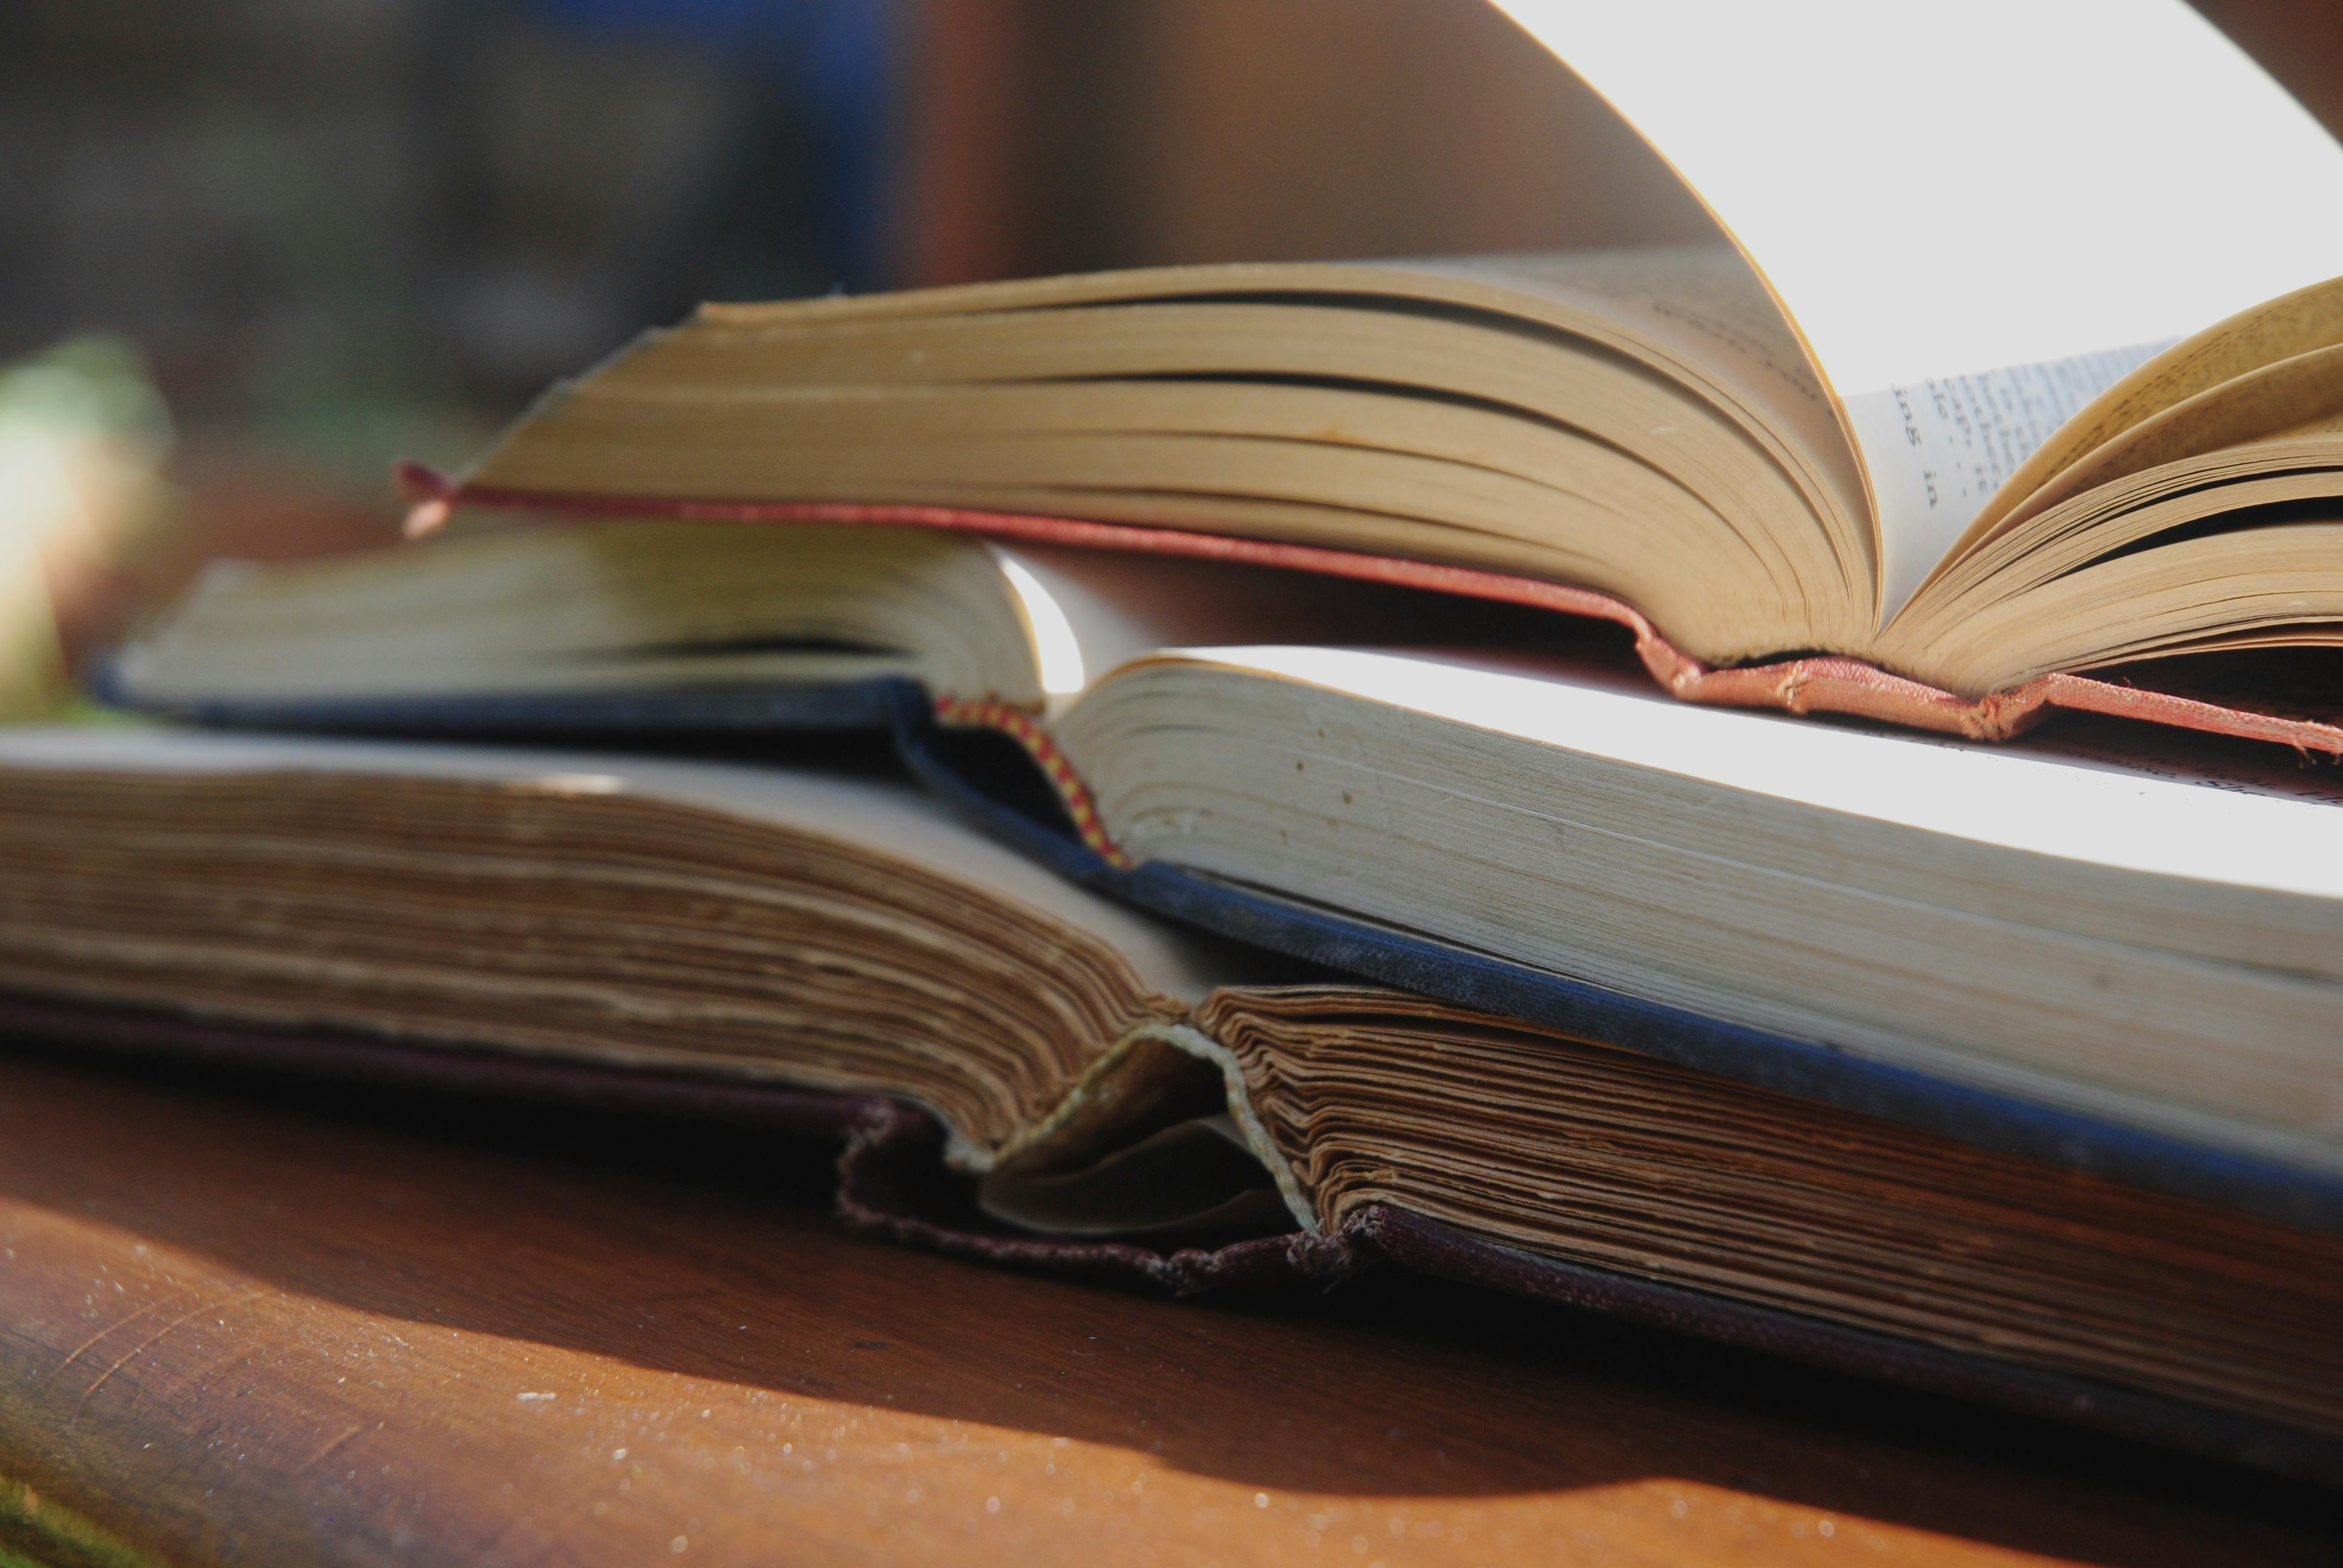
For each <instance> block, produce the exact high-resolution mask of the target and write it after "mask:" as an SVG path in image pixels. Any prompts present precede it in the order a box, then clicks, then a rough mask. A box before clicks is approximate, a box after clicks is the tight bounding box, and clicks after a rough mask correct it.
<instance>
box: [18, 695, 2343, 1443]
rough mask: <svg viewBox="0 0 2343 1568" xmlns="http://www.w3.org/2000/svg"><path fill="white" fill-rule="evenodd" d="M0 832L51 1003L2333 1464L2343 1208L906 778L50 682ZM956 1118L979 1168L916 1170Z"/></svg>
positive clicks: (1225, 1253) (1276, 1259)
mask: <svg viewBox="0 0 2343 1568" xmlns="http://www.w3.org/2000/svg"><path fill="white" fill-rule="evenodd" d="M0 848H5V854H0V984H5V988H6V990H7V991H8V992H9V993H10V995H11V997H12V998H13V999H14V1000H9V1001H8V1002H6V1003H5V1004H0V1018H5V1020H6V1021H8V1022H9V1023H10V1024H11V1025H12V1026H13V1027H14V1028H15V1030H18V1031H19V1032H23V1031H25V1030H33V1031H35V1032H47V1033H51V1034H55V1035H58V1036H62V1037H65V1038H66V1039H69V1040H73V1041H75V1043H77V1044H79V1045H80V1046H81V1047H83V1048H84V1049H87V1048H88V1047H89V1046H90V1045H91V1044H93V1043H97V1044H105V1043H114V1044H117V1045H118V1044H129V1045H133V1046H136V1047H137V1048H140V1049H146V1050H156V1049H163V1050H176V1051H179V1052H182V1053H190V1052H192V1053H196V1054H208V1055H210V1056H212V1057H214V1058H217V1059H222V1060H245V1061H263V1062H267V1063H269V1064H271V1065H275V1066H287V1065H290V1066H295V1067H298V1068H302V1069H305V1070H310V1071H328V1072H341V1073H345V1074H351V1075H357V1076H371V1077H375V1078H383V1077H404V1078H406V1079H407V1080H409V1081H427V1082H428V1081H439V1082H448V1083H457V1084H464V1083H469V1084H471V1085H472V1086H474V1087H481V1086H483V1085H486V1086H488V1087H496V1088H501V1089H503V1090H505V1091H514V1090H516V1089H518V1090H519V1091H524V1092H536V1093H566V1094H568V1095H571V1096H572V1097H575V1096H577V1095H578V1094H581V1093H585V1094H596V1093H598V1094H599V1095H601V1096H602V1097H603V1098H606V1099H609V1100H615V1101H621V1102H624V1101H629V1100H633V1101H640V1102H642V1103H645V1104H668V1105H678V1104H680V1105H684V1106H687V1107H689V1108H694V1109H699V1110H703V1111H706V1110H711V1109H712V1110H719V1111H724V1112H727V1113H730V1114H735V1115H739V1114H754V1113H756V1112H755V1107H756V1106H757V1105H758V1104H759V1100H760V1098H761V1100H762V1101H764V1102H765V1103H766V1105H767V1107H768V1114H769V1115H770V1117H771V1118H772V1119H773V1120H774V1121H779V1122H783V1123H789V1124H793V1125H795V1126H796V1127H797V1128H798V1129H799V1131H803V1130H805V1129H806V1128H807V1127H808V1126H809V1125H814V1124H818V1123H819V1122H820V1120H821V1116H822V1112H821V1111H820V1107H822V1106H824V1105H829V1106H833V1107H835V1108H836V1109H835V1110H834V1111H830V1113H829V1114H830V1120H831V1121H832V1124H833V1125H835V1126H837V1127H839V1128H840V1129H842V1130H848V1131H850V1132H851V1134H852V1137H851V1139H850V1143H849V1149H848V1155H847V1159H846V1161H845V1162H844V1164H843V1166H842V1171H841V1175H842V1181H843V1186H842V1191H841V1199H842V1201H844V1203H845V1204H846V1207H847V1209H848V1211H849V1212H850V1214H852V1215H854V1216H856V1217H857V1218H860V1219H861V1220H863V1221H865V1222H867V1223H871V1224H875V1225H879V1226H881V1227H884V1228H888V1229H891V1230H893V1231H897V1232H898V1233H900V1234H905V1235H909V1236H911V1237H914V1238H916V1239H920V1240H924V1241H930V1242H931V1243H936V1244H942V1245H948V1246H952V1247H955V1248H958V1249H960V1250H964V1251H973V1252H977V1253H980V1254H982V1255H988V1256H990V1257H993V1258H995V1259H998V1260H1001V1261H1038V1262H1047V1263H1052V1264H1056V1265H1059V1266H1061V1267H1064V1266H1071V1267H1078V1268H1087V1269H1091V1270H1093V1271H1099V1270H1104V1271H1121V1272H1125V1273H1132V1274H1138V1275H1141V1276H1142V1277H1147V1278H1152V1279H1155V1280H1158V1281H1160V1282H1169V1283H1172V1284H1174V1285H1177V1286H1182V1287H1185V1288H1192V1289H1193V1288H1206V1287H1211V1286H1214V1285H1222V1286H1229V1285H1236V1284H1244V1283H1251V1284H1254V1285H1259V1284H1261V1283H1262V1282H1265V1281H1268V1280H1271V1279H1274V1278H1278V1277H1285V1278H1295V1279H1321V1280H1322V1279H1326V1278H1330V1277H1333V1276H1337V1275H1340V1274H1342V1273H1343V1272H1346V1271H1351V1270H1353V1269H1356V1268H1358V1267H1360V1266H1361V1265H1363V1263H1365V1262H1367V1261H1371V1260H1373V1259H1374V1258H1377V1257H1382V1258H1388V1259H1393V1260H1396V1261H1401V1262H1403V1263H1407V1264H1412V1265H1413V1266H1415V1267H1419V1268H1423V1269H1428V1270H1431V1271H1435V1272H1439V1273H1443V1274H1446V1275H1450V1276H1452V1277H1458V1278H1463V1279H1467V1280H1473V1281H1477V1282H1486V1283H1493V1284H1499V1285H1503V1286H1507V1287H1510V1288H1512V1289H1514V1290H1520V1291H1527V1292H1532V1293H1534V1294H1540V1295H1545V1296H1549V1297H1552V1298H1554V1299H1558V1300H1562V1301H1565V1302H1576V1303H1579V1304H1583V1305H1594V1306H1598V1307H1602V1308H1604V1309H1606V1310H1610V1311H1614V1312H1628V1313H1631V1314H1634V1315H1637V1316H1641V1317H1644V1318H1647V1319H1652V1320H1655V1321H1659V1322H1669V1323H1672V1324H1674V1325H1675V1326H1678V1327H1682V1328H1690V1329H1693V1330H1695V1331H1698V1332H1707V1333H1710V1334H1714V1335H1717V1336H1719V1337H1723V1338H1726V1339H1731V1340H1738V1341H1742V1342H1751V1343H1755V1344H1760V1345H1765V1346H1767V1347H1769V1348H1771V1349H1774V1350H1776V1351H1782V1352H1788V1353H1792V1354H1797V1355H1803V1356H1805V1357H1807V1358H1809V1359H1812V1360H1815V1361H1819V1362H1824V1363H1825V1364H1830V1365H1834V1366H1840V1367H1847V1368H1853V1369H1856V1370H1861V1371H1865V1372H1872V1373H1875V1374H1879V1375H1885V1376H1889V1377H1896V1378H1900V1379H1903V1380H1905V1381H1907V1382H1916V1383H1919V1384H1922V1385H1924V1386H1930V1387H1936V1388H1941V1389H1947V1390H1952V1391H1956V1392H1964V1393H1967V1394H1971V1395H1979V1394H1981V1395H1984V1396H1986V1397H1989V1398H1994V1399H1997V1400H2000V1401H2002V1402H2006V1403H2011V1404H2015V1405H2017V1406H2018V1407H2020V1408H2026V1409H2033V1410H2042V1411H2048V1412H2055V1413H2058V1414H2061V1415H2063V1416H2065V1417H2066V1418H2068V1419H2083V1420H2087V1421H2092V1422H2099V1423H2102V1424H2107V1425H2112V1426H2114V1427H2116V1428H2117V1429H2119V1430H2124V1431H2127V1432H2137V1433H2139V1434H2141V1435H2146V1436H2150V1437H2156V1438H2160V1439H2163V1440H2165V1441H2169V1442H2181V1443H2185V1444H2189V1445H2193V1446H2196V1447H2198V1448H2200V1449H2205V1450H2207V1451H2209V1452H2218V1453H2222V1454H2225V1455H2228V1456H2232V1457H2238V1458H2244V1459H2247V1460H2251V1461H2254V1462H2261V1463H2265V1464H2271V1465H2276V1466H2278V1467H2280V1468H2285V1469H2288V1470H2292V1471H2296V1472H2298V1473H2305V1474H2312V1475H2322V1476H2328V1477H2334V1476H2337V1475H2338V1474H2343V1460H2339V1459H2338V1455H2343V1340H2338V1337H2337V1335H2336V1333H2335V1324H2336V1322H2338V1311H2343V1294H2338V1292H2343V1284H2338V1282H2343V1240H2338V1235H2337V1232H2336V1230H2335V1228H2334V1226H2333V1225H2332V1223H2331V1217H2330V1223H2329V1224H2328V1225H2326V1226H2320V1225H2316V1224H2313V1225H2308V1226H2305V1225H2300V1224H2291V1223H2286V1222H2281V1221H2278V1220H2276V1219H2273V1218H2269V1217H2266V1216H2262V1215H2257V1214H2253V1213H2249V1212H2246V1211H2240V1210H2239V1209H2237V1207H2234V1206H2232V1205H2228V1204H2225V1203H2222V1202H2218V1201H2207V1200H2205V1199H2202V1198H2196V1197H2187V1196H2181V1195H2177V1194H2175V1193H2170V1192H2158V1191H2151V1190H2147V1189H2144V1188H2140V1187H2137V1186H2133V1185H2129V1184H2127V1183H2124V1182H2120V1181H2110V1180H2107V1179H2105V1178H2103V1177H2098V1176H2094V1175H2090V1174H2087V1173H2084V1172H2080V1171H2076V1170H2073V1169H2067V1168H2062V1167H2061V1166H2060V1165H2059V1164H2057V1163H2055V1162H2053V1161H2048V1160H2044V1159H2037V1158H2032V1157H2029V1156H2026V1155H2024V1154H2013V1153H2010V1152H2007V1151H1995V1150H1991V1149H1986V1148H1980V1147H1978V1146H1977V1145H1976V1144H1975V1143H1973V1142H1964V1141H1959V1140H1956V1139H1954V1138H1948V1137H1945V1136H1940V1135H1936V1134H1930V1133H1924V1132H1919V1131H1915V1130H1913V1129H1911V1128H1909V1127H1905V1126H1899V1125H1898V1124H1896V1122H1893V1121H1885V1120H1883V1119H1880V1118H1877V1117H1874V1116H1866V1115H1863V1114H1859V1113H1856V1112H1853V1111H1846V1110H1843V1109H1838V1108H1835V1107H1831V1106H1828V1105H1823V1104H1818V1103H1816V1102H1815V1101H1811V1100H1808V1099H1805V1098H1801V1097H1798V1096H1795V1095H1790V1094H1784V1093H1780V1092H1776V1091H1769V1090H1765V1089H1760V1088H1756V1087H1754V1086H1752V1085H1749V1084H1747V1083H1744V1082H1737V1081H1734V1080H1732V1079H1730V1078H1726V1077H1723V1076H1719V1075H1716V1074H1712V1073H1704V1072H1699V1071H1694V1070H1687V1069H1685V1068H1684V1067H1681V1066H1678V1065H1674V1064H1673V1063H1670V1062H1668V1061H1666V1060H1661V1059H1659V1058H1656V1057H1654V1056H1652V1055H1650V1054H1647V1053H1644V1052H1641V1051H1638V1050H1629V1049H1622V1048H1620V1047H1618V1046H1614V1045H1608V1044H1604V1043H1600V1042H1598V1041H1596V1040H1592V1039H1589V1038H1585V1037H1583V1036H1578V1035H1574V1034H1572V1033H1570V1032H1567V1031H1564V1030H1554V1029H1549V1028H1539V1027H1535V1026H1534V1025H1530V1024H1527V1023H1523V1022H1521V1021H1518V1020H1507V1019H1504V1018H1501V1017H1497V1016H1493V1015H1491V1014H1488V1013H1485V1012H1482V1011H1478V1010H1471V1009H1466V1008H1461V1007H1458V1006H1455V1005H1453V1004H1449V1003H1444V1002H1442V1001H1438V1000H1432V999H1429V998H1426V997H1422V996H1415V995H1410V994H1407V993H1404V992H1401V991H1396V990H1389V989H1385V988H1382V987H1375V986H1368V985H1361V984H1357V983H1353V982H1347V981H1343V980H1338V979H1335V978H1333V977H1329V976H1324V975H1322V974H1312V973H1308V972H1303V971H1296V970H1292V969H1291V968H1290V967H1286V966H1279V965H1276V964H1274V963H1272V962H1270V961H1267V960H1264V959H1263V957H1262V955H1260V954H1257V953H1252V952H1249V951H1247V950H1243V949H1241V948H1238V947H1235V946H1232V945H1231V944H1227V943H1222V942H1216V941H1212V940H1206V939H1203V938H1201V937H1196V936H1183V935H1182V934H1180V933H1179V932H1178V931H1177V930H1174V929H1172V928H1171V927H1168V926H1165V925H1162V924H1160V923H1157V922H1154V921H1151V920H1148V919H1147V918H1145V917H1142V916H1141V915H1138V914H1134V913H1132V912H1130V911H1128V910H1124V909H1122V908H1121V907H1120V906H1118V905H1117V904H1115V903H1113V902H1111V901H1108V900H1101V899H1100V898H1098V897H1096V896H1095V895H1092V894H1090V893H1087V892H1085V891H1083V890H1080V889H1079V888H1077V887H1075V886H1073V885H1071V883H1070V882H1068V881H1067V880H1066V879H1062V878H1059V877H1056V876H1053V875H1052V874H1051V873H1050V872H1048V871H1047V870H1045V869H1041V868H1040V867H1038V866H1036V865H1034V864H1033V863H1032V862H1031V860H1030V859H1027V858H1025V857H1022V856H1020V855H1018V854H1016V853H1014V852H1012V851H1011V850H1009V849H1006V848H1004V847H1001V846H1000V845H999V844H997V843H996V842H994V841H993V840H992V839H989V838H987V837H986V836H984V835H982V834H980V833H979V832H976V831H974V830H973V829H970V828H969V827H966V826H962V825H961V824H960V823H959V822H957V821H956V820H955V819H953V818H952V817H951V816H950V815H949V814H948V813H946V812H944V811H942V810H940V809H939V808H938V807H937V806H936V805H935V804H934V803H933V802H932V801H931V800H930V799H929V798H927V797H925V796H922V795H921V794H920V793H919V792H917V791H914V790H912V789H908V788H906V787H905V786H904V785H902V784H900V783H899V782H895V781H893V780H891V779H888V778H886V777H883V776H871V775H868V774H865V775H862V776H855V775H853V774H850V773H848V774H841V773H840V772H839V771H837V770H834V769H833V770H831V771H830V772H827V773H824V772H816V771H809V770H807V769H793V768H787V767H781V766H775V765H772V764H770V763H767V764H764V765H758V766H748V765H740V764H724V763H714V762H689V761H679V760H672V759H669V760H658V759H643V758H639V757H610V756H597V755H590V754H588V755H578V754H564V753H558V752H545V751H537V752H518V751H512V750H498V749H472V748H465V747H455V746H447V745H417V744H413V743H384V742H354V741H334V740H324V739H267V738H250V739H247V738H237V737H226V736H204V735H200V734H194V733H187V732H179V733H171V732H155V731H140V730H136V729H110V730H109V729H83V730H78V731H75V730H53V731H19V732H16V733H14V734H11V735H8V736H6V737H0ZM1281 968H1285V972H1282V973H1281V972H1279V970H1280V969H1281ZM483 1063H486V1064H487V1065H483ZM498 1063H502V1064H504V1065H503V1067H502V1068H501V1070H500V1069H499V1068H498V1066H497V1065H496V1064H498ZM679 1085H680V1086H689V1087H679ZM903 1106H910V1107H918V1108H920V1111H905V1110H901V1109H898V1108H899V1107H903ZM926 1129H933V1131H934V1134H935V1136H934V1137H931V1138H927V1139H924V1140H923V1138H922V1132H923V1130H926ZM939 1157H940V1160H941V1161H942V1162H943V1163H945V1164H947V1165H949V1166H950V1167H954V1168H957V1170H958V1171H960V1172H961V1173H962V1175H963V1177H964V1178H965V1179H966V1181H968V1182H969V1183H970V1185H971V1187H972V1192H973V1203H972V1205H970V1211H968V1212H966V1213H960V1214H955V1213H951V1212H950V1211H946V1212H943V1213H941V1214H939V1212H938V1211H936V1210H935V1209H934V1207H933V1206H932V1205H930V1206H929V1207H927V1208H922V1207H920V1205H918V1204H917V1203H913V1202H907V1201H904V1199H903V1197H902V1194H903V1193H905V1192H908V1191H916V1190H917V1189H918V1188H919V1187H920V1184H921V1178H922V1176H923V1174H924V1171H923V1170H922V1169H921V1167H922V1166H923V1165H925V1166H927V1167H932V1166H933V1165H934V1164H935V1163H936V1161H937V1159H938V1158H939Z"/></svg>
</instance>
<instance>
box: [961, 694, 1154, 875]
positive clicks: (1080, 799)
mask: <svg viewBox="0 0 2343 1568" xmlns="http://www.w3.org/2000/svg"><path fill="white" fill-rule="evenodd" d="M936 722H938V723H939V724H949V725H954V726H957V727H959V728H961V729H993V730H998V731H999V732H1000V733H1001V734H1003V735H1006V736H1008V737H1009V738H1010V739H1012V740H1014V741H1016V742H1017V744H1019V745H1020V746H1022V747H1023V748H1024V749H1025V751H1026V755H1028V756H1030V757H1031V758H1032V759H1033V760H1034V761H1035V762H1037V763H1039V764H1040V765H1041V776H1042V777H1043V778H1045V779H1049V781H1050V785H1051V788H1052V789H1055V790H1057V792H1058V799H1060V800H1061V801H1062V802H1064V804H1065V808H1066V815H1067V816H1069V817H1071V818H1072V819H1073V822H1074V831H1075V832H1076V833H1077V834H1079V835H1080V836H1081V840H1082V843H1083V845H1084V846H1085V847H1086V848H1088V849H1090V851H1091V853H1092V854H1094V855H1096V856H1098V858H1099V859H1101V860H1104V861H1105V862H1106V863H1107V864H1108V865H1110V866H1112V867H1114V868H1115V869H1117V870H1122V871H1127V870H1129V869H1131V865H1132V861H1131V857H1130V856H1129V855H1127V854H1125V853H1123V851H1122V848H1121V846H1120V845H1118V844H1117V843H1116V842H1115V841H1114V840H1113V839H1110V838H1109V837H1107V831H1106V825H1105V824H1104V823H1103V822H1101V821H1100V820H1099V814H1098V802H1097V801H1095V800H1093V799H1091V791H1090V786H1089V785H1087V784H1084V783H1083V782H1082V780H1081V776H1080V775H1079V774H1077V773H1075V771H1074V769H1073V764H1071V762H1068V761H1067V760H1066V754H1065V753H1064V752H1063V751H1061V750H1059V749H1058V743H1057V742H1056V741H1055V740H1053V739H1051V738H1050V732H1049V731H1048V730H1046V729H1042V728H1041V724H1040V723H1039V722H1038V721H1036V720H1035V719H1034V718H1033V716H1032V715H1031V714H1030V713H1028V712H1026V711H1025V710H1024V709H1021V708H1011V706H1010V705H1009V704H1008V703H1005V702H995V701H993V700H992V699H990V698H969V697H939V698H937V699H936Z"/></svg>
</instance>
